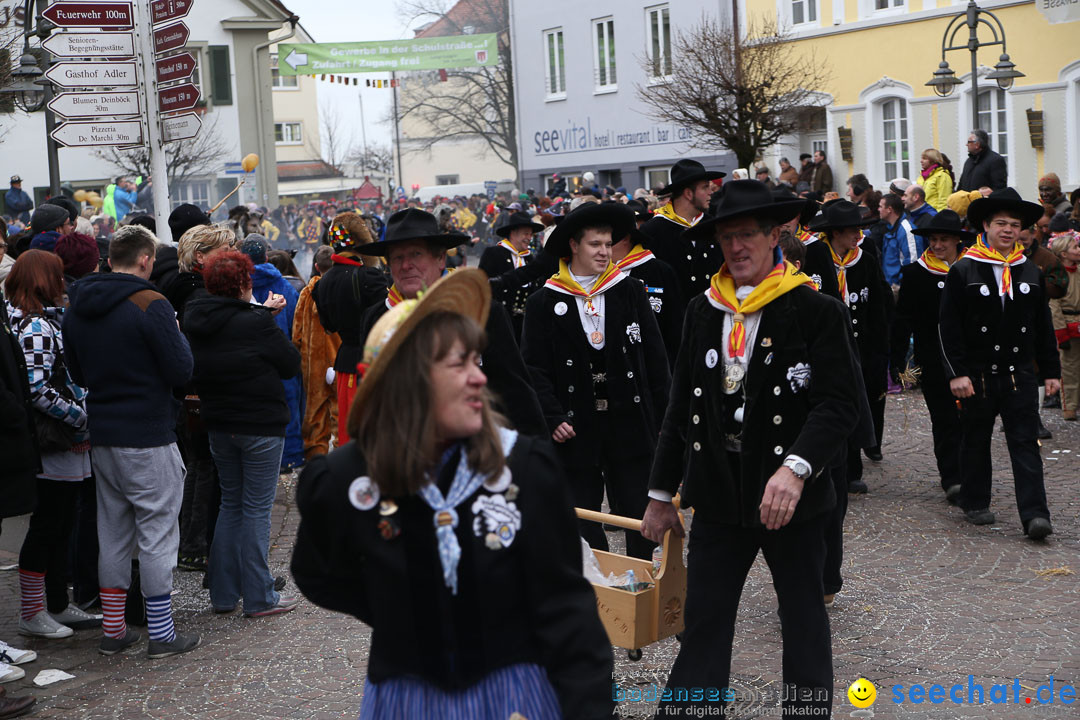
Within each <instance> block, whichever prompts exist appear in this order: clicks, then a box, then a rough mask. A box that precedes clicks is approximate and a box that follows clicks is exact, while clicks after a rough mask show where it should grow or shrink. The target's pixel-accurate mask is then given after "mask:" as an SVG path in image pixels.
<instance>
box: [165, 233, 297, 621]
mask: <svg viewBox="0 0 1080 720" xmlns="http://www.w3.org/2000/svg"><path fill="white" fill-rule="evenodd" d="M251 271H252V264H251V260H250V258H248V256H247V255H244V254H242V253H238V252H236V251H233V250H226V251H222V252H220V253H217V254H215V255H214V257H212V258H211V259H210V260H209V262H208V263H207V264H206V267H205V268H204V270H203V279H204V280H205V282H206V289H207V291H208V293H209V294H208V295H206V296H196V297H193V298H191V299H190V300H189V301H188V303H187V306H186V308H185V312H184V320H183V329H184V332H185V333H186V334H187V336H188V341H189V342H190V344H191V353H192V355H193V356H194V358H195V372H194V377H193V379H194V381H195V387H196V389H197V390H198V391H199V397H200V398H201V401H202V402H201V415H202V419H203V422H204V423H205V424H206V427H207V429H208V430H209V432H210V450H211V452H212V453H213V455H214V462H215V463H216V464H217V469H218V476H219V477H220V480H221V509H220V511H219V514H218V519H217V526H216V528H215V531H214V540H213V544H212V545H211V546H210V567H209V578H210V602H211V603H212V604H213V606H214V610H215V612H221V613H226V612H231V611H232V610H234V609H235V608H236V605H237V602H238V601H239V600H240V599H241V598H243V600H244V614H245V615H247V616H248V617H260V616H263V615H274V614H277V613H282V612H288V611H289V610H292V609H293V608H294V607H296V603H297V601H296V600H295V599H294V598H284V597H281V596H279V595H278V593H277V591H276V590H275V589H274V578H273V576H272V575H271V574H270V568H269V566H268V564H267V558H266V556H267V551H268V548H269V542H270V510H271V508H272V507H273V504H274V491H275V490H276V489H277V480H278V468H279V467H280V466H281V453H282V450H283V448H284V443H285V426H286V425H288V422H289V407H288V405H287V404H286V402H285V390H284V387H283V386H282V384H281V379H282V378H289V377H293V376H294V375H296V374H297V373H299V372H300V353H299V352H298V351H297V349H296V348H295V347H293V344H292V343H291V342H290V341H289V339H288V338H287V337H285V334H284V333H283V332H281V330H280V329H279V328H278V326H277V324H276V323H275V322H274V318H273V314H272V313H273V311H274V309H275V308H276V309H280V308H281V307H282V306H283V305H284V299H283V298H281V296H279V295H273V294H271V296H270V298H268V299H267V306H268V307H264V306H262V305H255V304H253V303H252V302H251ZM275 300H276V301H277V302H276V303H275Z"/></svg>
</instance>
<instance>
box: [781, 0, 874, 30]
mask: <svg viewBox="0 0 1080 720" xmlns="http://www.w3.org/2000/svg"><path fill="white" fill-rule="evenodd" d="M877 2H882V0H877ZM816 22H817V0H791V24H792V25H802V24H803V23H816Z"/></svg>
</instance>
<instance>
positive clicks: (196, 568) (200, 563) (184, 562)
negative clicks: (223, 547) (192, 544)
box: [176, 555, 206, 572]
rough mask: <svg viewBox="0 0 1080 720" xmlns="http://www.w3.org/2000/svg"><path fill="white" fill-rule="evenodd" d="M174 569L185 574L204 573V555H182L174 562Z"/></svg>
mask: <svg viewBox="0 0 1080 720" xmlns="http://www.w3.org/2000/svg"><path fill="white" fill-rule="evenodd" d="M176 567H178V568H180V569H181V570H185V571H187V572H205V571H206V556H205V555H183V556H181V557H180V558H179V559H178V560H177V561H176Z"/></svg>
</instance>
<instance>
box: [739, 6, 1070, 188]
mask: <svg viewBox="0 0 1080 720" xmlns="http://www.w3.org/2000/svg"><path fill="white" fill-rule="evenodd" d="M1040 1H1041V0H1040ZM966 6H967V2H966V1H962V2H948V1H947V0H743V2H742V3H740V5H739V10H740V19H741V21H742V27H744V28H745V27H748V26H750V25H748V24H747V23H748V22H749V23H750V24H752V23H753V21H754V20H755V19H758V18H767V19H771V20H777V19H778V20H779V22H780V24H781V26H782V27H786V28H787V29H788V31H789V32H790V35H791V37H792V42H793V43H794V45H795V46H796V47H797V48H798V49H799V50H800V54H801V55H802V56H803V57H805V58H806V59H807V62H810V61H811V60H810V58H814V59H815V60H816V61H817V62H819V63H823V64H825V65H826V66H827V68H828V70H829V71H830V74H831V78H830V81H829V83H828V86H827V87H823V88H808V89H810V90H814V91H817V92H818V97H817V107H816V108H812V109H811V108H808V110H807V113H806V118H807V122H806V123H805V128H804V130H803V131H801V132H800V133H798V134H796V135H794V136H791V137H789V138H787V139H786V140H785V141H784V142H783V143H782V144H781V145H780V146H778V147H776V148H774V149H773V150H772V151H770V153H769V154H768V155H767V156H766V157H765V158H763V159H764V161H765V162H766V164H768V166H769V167H770V169H772V170H773V172H774V173H775V172H776V167H777V163H776V161H777V160H778V159H779V158H780V157H781V156H784V157H789V158H790V159H791V162H792V164H793V165H795V166H796V167H797V166H798V164H799V163H798V160H797V157H798V155H799V154H800V153H803V152H808V153H809V152H813V151H814V150H817V149H823V150H825V152H826V157H827V158H828V160H829V164H830V165H831V166H832V168H833V174H834V177H835V185H834V188H833V189H834V190H836V191H838V192H840V193H843V191H844V183H845V181H846V179H847V178H848V177H850V176H851V175H853V174H855V173H864V174H866V176H867V177H868V178H869V179H870V181H871V182H872V183H873V185H874V186H875V187H877V188H879V189H880V188H883V187H885V186H887V184H888V182H889V181H890V180H892V179H894V178H897V177H905V178H909V179H914V178H915V177H916V176H917V175H918V173H919V171H920V165H919V156H920V154H921V153H922V151H923V150H924V149H926V148H931V147H933V148H937V149H939V150H941V151H942V152H943V153H945V154H946V155H947V156H948V157H949V158H950V159H951V161H952V165H953V170H954V173H955V175H956V179H957V181H959V179H960V173H961V170H962V168H963V165H964V161H965V160H966V158H967V151H966V149H965V141H966V140H967V137H968V135H969V133H970V131H971V129H972V128H973V127H974V126H975V122H974V121H973V117H972V115H973V112H974V111H973V108H972V93H971V57H970V53H969V52H968V51H967V50H966V49H964V50H954V51H951V52H948V53H947V54H946V60H947V61H948V62H949V65H950V67H951V68H952V69H953V70H954V72H955V73H956V77H957V79H958V80H960V81H962V82H961V84H960V85H958V86H957V87H956V88H955V90H954V91H953V93H952V95H951V96H949V97H946V98H940V97H938V96H937V95H936V94H935V93H934V91H933V89H932V88H931V87H928V86H927V85H926V84H925V83H926V82H927V81H928V80H930V79H931V77H932V76H933V72H934V71H935V70H936V69H937V68H938V63H939V62H940V61H941V47H942V36H943V34H944V33H945V30H946V27H947V26H948V24H949V21H950V19H951V18H952V17H953V16H955V15H956V14H958V13H962V12H964V10H965V8H966ZM979 7H980V8H981V9H984V10H989V11H991V12H993V13H994V14H995V15H996V16H997V17H998V19H999V20H1000V21H1001V24H1002V25H1003V26H1004V29H1005V37H1006V42H1007V52H1008V53H1009V55H1010V57H1011V59H1012V61H1013V62H1014V63H1015V64H1016V69H1017V70H1019V71H1020V72H1022V73H1024V75H1025V76H1024V77H1021V78H1018V79H1017V80H1016V81H1015V83H1014V84H1013V86H1012V87H1011V88H1010V89H1008V90H1001V89H999V88H998V86H997V84H996V83H995V82H994V80H991V79H988V78H986V77H985V76H986V75H987V74H989V73H990V72H992V70H993V66H994V64H995V63H997V62H998V58H999V55H1000V54H1001V52H1002V49H1001V46H1000V45H998V46H992V47H989V48H983V49H982V50H980V51H979V55H978V63H979V70H978V73H979V79H978V95H979V98H978V99H979V110H978V113H979V117H978V119H979V127H981V128H982V129H984V130H986V131H987V132H988V133H989V134H990V139H991V146H992V148H993V149H994V150H995V151H997V152H999V153H1001V154H1002V155H1003V156H1005V158H1006V160H1007V163H1008V168H1009V184H1010V185H1012V186H1014V187H1016V188H1017V190H1018V191H1019V192H1020V193H1021V194H1022V195H1024V196H1025V197H1028V198H1035V197H1036V196H1037V190H1036V186H1037V181H1038V178H1039V177H1040V176H1042V175H1043V174H1044V173H1047V172H1056V173H1057V174H1058V176H1059V177H1060V178H1061V180H1062V185H1063V187H1064V188H1065V190H1066V192H1067V191H1069V190H1071V189H1072V188H1074V187H1076V186H1078V185H1080V22H1065V23H1059V24H1051V23H1050V22H1049V21H1048V20H1047V19H1046V17H1044V16H1043V15H1042V13H1041V12H1040V11H1039V9H1038V8H1037V7H1036V4H1035V2H1031V1H1027V2H1015V1H1010V0H983V1H982V2H979ZM979 33H980V35H979V36H980V39H982V40H984V41H988V40H992V39H993V36H992V34H991V32H990V29H989V28H987V27H981V28H980V30H979ZM967 37H968V30H967V28H966V27H962V28H961V30H960V32H959V33H958V35H957V36H956V40H955V41H954V43H953V44H954V45H962V44H965V43H966V41H967ZM1029 110H1032V111H1041V112H1042V119H1043V124H1042V130H1043V136H1042V147H1041V148H1039V147H1035V145H1038V144H1039V143H1038V140H1039V139H1038V137H1037V130H1038V127H1037V126H1034V127H1033V123H1030V122H1029V120H1034V119H1035V118H1029V112H1028V111H1029ZM1033 129H1034V130H1036V132H1035V133H1033V132H1032V131H1033ZM848 131H850V138H851V143H850V148H849V149H847V152H844V148H842V146H841V136H846V135H847V134H848ZM1033 135H1036V137H1034V142H1033ZM845 156H846V157H845Z"/></svg>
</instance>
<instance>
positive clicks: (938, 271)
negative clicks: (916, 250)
mask: <svg viewBox="0 0 1080 720" xmlns="http://www.w3.org/2000/svg"><path fill="white" fill-rule="evenodd" d="M964 252H965V251H964V249H963V248H961V249H960V252H959V253H957V255H956V260H959V259H960V258H962V257H964ZM956 260H953V264H955V263H956ZM918 262H919V264H920V265H922V266H923V267H924V268H926V269H927V270H929V271H930V272H932V273H933V274H934V275H948V274H949V268H950V267H952V265H950V264H949V263H947V262H945V261H944V260H940V259H938V256H937V255H935V254H934V253H932V252H931V251H930V248H926V249H925V250H923V254H922V257H920V258H919V260H918Z"/></svg>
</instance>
